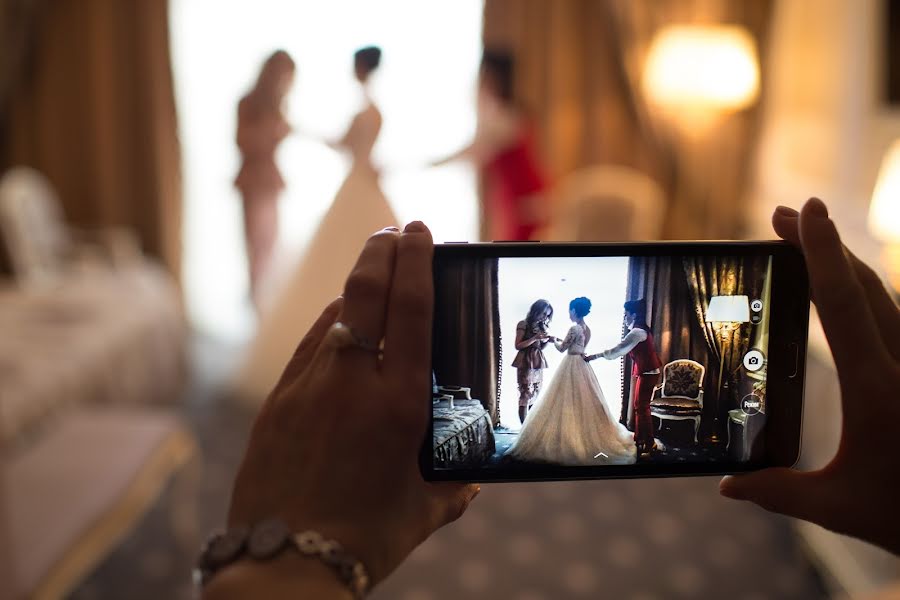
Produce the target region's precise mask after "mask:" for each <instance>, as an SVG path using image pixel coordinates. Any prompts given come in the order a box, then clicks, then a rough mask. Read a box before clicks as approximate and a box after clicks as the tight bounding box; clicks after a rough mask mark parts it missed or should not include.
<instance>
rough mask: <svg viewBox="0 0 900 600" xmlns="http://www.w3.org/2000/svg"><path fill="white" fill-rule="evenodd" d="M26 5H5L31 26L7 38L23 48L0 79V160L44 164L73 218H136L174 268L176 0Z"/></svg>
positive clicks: (19, 0)
mask: <svg viewBox="0 0 900 600" xmlns="http://www.w3.org/2000/svg"><path fill="white" fill-rule="evenodd" d="M26 4H28V3H27V2H25V1H24V0H4V3H3V8H4V13H9V14H12V15H17V16H16V22H17V23H19V24H21V25H22V26H23V27H24V30H23V31H20V33H21V35H20V36H18V37H17V38H16V39H11V40H6V41H3V42H0V48H2V49H3V50H4V51H6V50H8V49H9V48H10V47H13V48H16V50H15V51H16V52H17V54H16V56H17V57H19V58H18V59H16V61H17V67H14V68H10V69H6V68H5V69H4V70H5V71H6V73H5V75H4V79H3V80H0V81H3V82H6V80H7V79H8V80H9V83H8V84H7V85H6V86H5V87H0V133H2V137H0V170H5V169H6V168H8V167H10V166H13V165H27V166H31V167H34V168H36V169H38V170H39V171H42V172H43V173H44V174H45V175H47V177H48V178H49V179H50V180H51V182H52V183H53V184H54V186H55V187H56V189H57V191H58V193H59V196H60V199H61V202H62V204H63V208H64V210H65V213H66V216H67V219H68V220H69V221H70V222H72V223H73V224H76V225H79V226H85V227H98V226H111V225H112V226H125V227H129V228H131V229H132V230H133V231H135V232H136V233H137V234H138V236H139V239H140V240H141V241H142V244H143V246H144V250H145V251H146V252H147V253H148V254H150V255H153V256H156V257H158V258H159V259H161V261H162V262H163V263H164V264H165V265H166V266H167V267H168V268H169V270H170V271H171V272H172V273H173V274H174V275H175V276H176V277H177V276H178V274H179V271H180V262H181V247H180V233H181V198H180V194H181V182H180V156H179V145H178V139H177V131H176V118H175V100H174V92H173V83H172V73H171V66H170V60H169V39H168V36H169V34H168V2H165V1H156V0H136V1H133V2H121V1H120V0H55V1H53V2H46V3H42V2H37V1H36V2H35V3H34V4H35V5H38V4H42V6H41V9H40V10H27V11H26V10H24V8H22V7H25V6H26ZM13 5H16V6H18V7H19V9H17V10H12V9H11V7H12V6H13ZM6 27H7V25H6V24H4V28H6ZM11 45H12V46H11ZM9 60H10V61H12V59H9ZM5 66H6V65H4V67H5Z"/></svg>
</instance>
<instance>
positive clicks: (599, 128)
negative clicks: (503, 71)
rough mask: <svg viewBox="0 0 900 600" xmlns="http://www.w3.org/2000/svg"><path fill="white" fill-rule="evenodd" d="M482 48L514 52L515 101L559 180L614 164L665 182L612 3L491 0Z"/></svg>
mask: <svg viewBox="0 0 900 600" xmlns="http://www.w3.org/2000/svg"><path fill="white" fill-rule="evenodd" d="M484 45H485V47H487V48H500V49H504V50H507V51H509V52H511V53H512V55H513V57H514V59H515V63H516V66H515V95H516V100H517V102H518V103H519V104H520V105H521V106H522V108H523V110H524V111H525V112H526V114H528V115H529V116H530V117H531V119H532V121H533V122H534V124H535V126H536V132H537V135H536V139H537V142H538V143H537V145H538V149H539V151H540V153H541V156H542V158H543V161H544V165H545V167H546V169H547V172H548V173H549V174H550V176H551V178H552V179H553V180H556V179H559V178H560V177H562V176H564V175H567V174H568V173H571V172H572V171H574V170H575V169H578V168H580V167H587V166H591V165H595V164H610V163H612V164H618V165H626V166H630V167H634V168H636V169H639V170H642V171H644V172H646V173H647V174H649V175H650V176H651V177H653V178H654V179H657V180H659V177H660V176H661V175H660V173H661V165H660V164H659V161H658V155H659V152H658V149H657V148H655V146H654V139H653V135H652V132H651V131H650V129H649V127H648V124H647V119H646V114H645V112H644V110H643V105H642V102H641V100H640V97H639V95H635V93H634V90H633V88H632V86H631V85H630V83H629V80H628V76H627V74H626V72H625V62H624V57H623V54H622V51H623V44H622V40H621V39H620V31H619V28H618V26H617V23H616V20H615V18H614V11H613V6H612V4H611V3H610V2H608V1H605V0H601V1H598V0H553V1H548V0H485V5H484Z"/></svg>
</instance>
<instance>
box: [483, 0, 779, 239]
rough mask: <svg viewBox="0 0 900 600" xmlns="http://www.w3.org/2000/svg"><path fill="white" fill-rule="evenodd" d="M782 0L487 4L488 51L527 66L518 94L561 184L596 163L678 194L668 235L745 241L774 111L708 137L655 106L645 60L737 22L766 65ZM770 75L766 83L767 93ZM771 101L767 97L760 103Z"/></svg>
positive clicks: (724, 121)
mask: <svg viewBox="0 0 900 600" xmlns="http://www.w3.org/2000/svg"><path fill="white" fill-rule="evenodd" d="M772 5H773V2H772V0H758V1H754V2H730V1H728V0H552V1H550V0H485V10H484V43H485V46H486V47H499V48H504V49H507V50H510V51H511V52H512V53H513V56H514V57H515V59H516V82H515V84H516V91H515V93H516V96H517V100H518V101H519V102H520V103H521V105H522V106H523V108H524V109H525V111H526V112H527V113H528V114H530V116H531V117H532V120H533V121H534V122H535V124H536V125H537V134H538V135H537V140H538V148H539V150H540V151H541V153H542V156H543V159H544V161H545V166H546V167H547V169H548V173H550V175H551V176H552V177H553V178H554V179H558V178H560V177H562V176H564V175H567V174H569V173H571V172H572V171H574V170H575V169H578V168H579V167H585V166H590V165H596V164H608V163H613V164H620V165H626V166H630V167H634V168H636V169H638V170H640V171H643V172H644V173H646V174H647V175H648V176H650V177H651V178H652V179H654V180H655V181H657V182H658V183H659V184H660V185H661V186H662V187H663V189H664V190H665V191H666V194H667V198H668V206H667V208H666V216H665V219H664V227H663V235H664V237H667V238H670V239H727V238H735V237H740V236H741V235H742V234H743V232H744V229H745V221H746V219H747V215H746V214H745V213H746V206H748V204H747V203H746V202H744V200H745V197H744V191H745V190H747V189H749V185H748V184H749V181H750V179H749V177H750V174H751V173H752V170H753V159H754V156H755V148H756V140H757V135H758V131H759V126H758V125H759V118H760V115H761V109H762V107H761V106H760V105H759V104H758V103H757V105H756V106H754V107H752V108H750V109H748V110H744V111H742V112H741V113H738V114H734V115H729V116H725V117H723V118H720V119H719V120H718V121H717V123H716V126H715V128H714V130H712V131H710V132H709V134H708V135H703V136H698V135H696V133H697V132H696V131H684V130H679V129H678V128H677V127H674V126H673V124H672V123H670V122H667V121H666V120H664V119H663V118H662V117H661V116H660V115H659V114H656V113H654V112H651V111H650V110H649V109H648V108H647V107H646V105H645V102H644V100H643V97H642V92H641V75H642V68H643V61H644V58H645V57H646V53H647V50H648V49H649V46H650V43H651V41H652V39H653V36H654V35H655V33H656V32H657V31H658V30H659V29H660V28H662V27H663V26H665V25H669V24H689V23H729V24H738V25H742V26H744V27H745V28H747V29H748V30H749V31H750V33H751V34H752V35H753V36H754V37H755V38H756V41H757V45H758V48H759V52H760V64H765V56H764V55H765V51H766V41H767V35H768V29H769V22H770V17H771V14H772ZM765 82H766V81H765V74H764V73H763V74H762V78H761V86H762V88H763V90H764V86H765ZM760 97H762V96H760Z"/></svg>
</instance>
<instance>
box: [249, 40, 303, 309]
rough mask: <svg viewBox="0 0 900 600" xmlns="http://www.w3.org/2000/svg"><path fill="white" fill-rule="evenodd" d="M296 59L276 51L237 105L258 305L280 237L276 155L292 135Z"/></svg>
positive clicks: (254, 294)
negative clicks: (288, 106)
mask: <svg viewBox="0 0 900 600" xmlns="http://www.w3.org/2000/svg"><path fill="white" fill-rule="evenodd" d="M294 70H295V66H294V61H293V60H292V59H291V57H290V56H289V55H288V54H287V52H285V51H283V50H278V51H277V52H275V53H274V54H272V56H270V57H269V58H268V59H267V60H266V62H265V63H264V64H263V67H262V70H261V71H260V73H259V78H258V79H257V81H256V85H255V86H254V88H253V89H252V90H251V91H250V93H248V94H247V95H246V96H244V97H243V98H241V101H240V103H239V104H238V123H237V145H238V149H239V150H240V152H241V157H242V163H241V170H240V172H239V173H238V175H237V178H236V179H235V181H234V185H235V187H237V188H238V190H240V192H241V196H242V198H243V205H244V235H245V237H246V241H247V267H248V271H249V282H250V295H251V297H252V299H253V301H254V303H255V304H257V305H258V304H259V289H260V283H261V282H262V280H263V278H264V277H265V273H266V270H267V269H268V266H269V263H270V261H271V259H272V253H273V250H274V248H275V241H276V239H277V238H278V196H279V195H280V194H281V192H282V190H284V187H285V183H284V179H283V178H282V177H281V173H280V172H279V170H278V165H277V164H276V162H275V151H276V150H277V149H278V145H279V144H280V143H281V141H282V140H283V139H284V138H285V137H287V135H288V134H289V133H290V132H291V126H290V125H289V124H288V122H287V119H286V118H285V116H284V110H283V103H284V98H285V96H286V95H287V93H288V91H289V90H290V88H291V84H293V82H294Z"/></svg>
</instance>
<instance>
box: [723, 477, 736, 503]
mask: <svg viewBox="0 0 900 600" xmlns="http://www.w3.org/2000/svg"><path fill="white" fill-rule="evenodd" d="M719 493H720V494H722V495H723V496H725V497H726V498H732V499H734V500H739V499H740V496H739V494H737V493H736V491H735V489H734V477H732V476H731V475H726V476H725V477H723V478H722V481H720V482H719Z"/></svg>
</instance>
